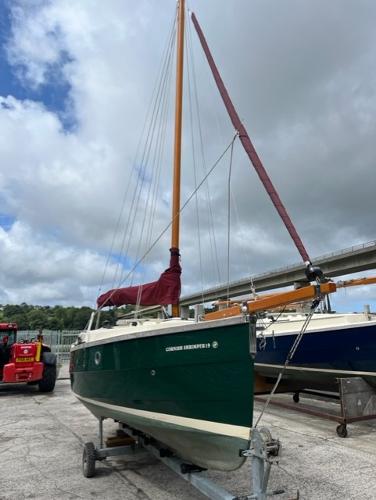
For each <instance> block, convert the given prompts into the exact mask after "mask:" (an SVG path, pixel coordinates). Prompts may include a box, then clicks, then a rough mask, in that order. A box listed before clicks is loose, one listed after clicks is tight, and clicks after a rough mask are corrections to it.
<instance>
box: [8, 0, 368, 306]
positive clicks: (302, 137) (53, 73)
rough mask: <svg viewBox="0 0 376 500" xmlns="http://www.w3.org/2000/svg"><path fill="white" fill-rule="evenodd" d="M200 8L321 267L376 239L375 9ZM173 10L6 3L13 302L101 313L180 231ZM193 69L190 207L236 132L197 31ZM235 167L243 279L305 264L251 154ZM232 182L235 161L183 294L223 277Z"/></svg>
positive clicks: (360, 299) (32, 0) (340, 3)
mask: <svg viewBox="0 0 376 500" xmlns="http://www.w3.org/2000/svg"><path fill="white" fill-rule="evenodd" d="M187 3H188V7H189V8H190V9H191V10H194V11H195V12H196V14H197V17H198V19H199V21H200V23H201V25H202V27H203V30H204V32H205V35H206V37H207V40H208V43H209V46H210V47H211V50H212V53H213V55H214V58H215V60H216V62H217V65H218V67H219V69H220V71H221V74H222V77H223V79H224V81H225V83H226V85H227V87H228V89H229V92H230V94H231V96H232V97H233V100H234V103H235V106H236V107H237V108H238V111H239V115H240V116H241V118H242V120H243V122H244V124H245V126H246V127H247V128H248V132H249V134H250V136H251V138H252V140H253V142H254V145H255V147H256V149H257V151H258V152H259V155H260V156H261V158H262V160H263V162H264V164H265V167H266V168H267V170H268V172H269V174H270V176H271V177H272V179H273V182H274V184H275V186H276V187H277V189H278V191H279V193H280V196H281V198H282V200H283V201H284V203H285V206H286V207H287V209H288V211H289V213H290V215H291V217H292V219H293V221H294V223H295V225H296V227H297V230H298V232H299V234H300V235H301V238H302V240H303V242H304V243H305V245H306V248H307V250H308V252H309V254H310V255H311V257H312V258H314V257H316V256H319V255H322V254H325V253H327V252H332V251H336V250H340V249H343V248H347V247H350V246H352V245H357V244H361V243H364V242H368V241H371V240H374V239H375V234H376V231H375V229H376V222H375V217H374V209H375V201H374V197H375V195H374V193H375V187H376V180H375V174H374V170H375V168H374V167H375V159H376V154H375V153H376V143H375V137H376V121H375V112H376V72H375V70H376V30H375V29H374V27H375V23H376V3H375V2H374V1H373V0H332V1H331V2H327V1H324V0H305V1H301V0H283V1H281V0H227V1H226V2H221V6H220V8H219V7H218V5H219V2H218V1H215V0H208V1H206V2H202V1H199V0H190V2H187ZM174 12H175V1H174V0H164V1H163V2H160V1H157V0H154V1H153V0H148V1H147V0H137V1H136V0H127V1H126V2H124V1H121V0H107V1H106V2H102V1H99V0H82V1H80V2H77V1H76V0H49V1H43V0H27V1H26V0H12V1H10V0H9V1H7V0H4V1H3V2H1V3H0V130H1V134H0V262H1V265H0V303H3V304H5V303H20V302H27V303H33V304H63V305H70V304H73V305H93V304H94V302H95V298H96V296H97V293H98V290H99V286H100V285H101V283H102V290H103V289H105V288H106V286H112V285H113V283H114V282H116V280H119V279H120V278H124V277H126V276H127V274H128V271H129V269H130V268H131V267H132V264H133V263H134V261H135V260H137V257H139V256H141V255H143V253H144V252H145V251H146V250H147V249H148V248H149V247H150V246H151V244H152V243H153V242H154V241H155V239H157V238H158V236H159V235H160V234H161V232H162V231H163V230H164V228H165V227H166V225H167V224H168V222H169V217H170V208H169V203H170V179H169V175H170V174H169V172H170V165H171V150H172V144H171V136H172V131H171V123H172V116H171V114H172V101H173V86H172V83H171V81H170V78H171V72H172V71H173V69H174V68H173V65H172V64H170V65H168V68H167V69H168V71H167V70H166V72H165V73H163V72H162V73H161V68H163V61H164V60H168V57H169V48H168V47H169V45H168V40H169V34H170V33H171V30H172V29H173V18H174ZM187 54H188V56H187V60H186V68H188V69H189V73H188V74H189V75H190V76H189V78H188V77H187V76H186V80H185V84H186V86H185V88H186V91H185V95H186V98H187V99H186V101H185V108H184V110H185V115H184V116H185V118H184V134H183V170H184V171H183V187H182V201H184V200H186V199H187V198H188V197H189V196H190V194H191V193H192V191H193V190H194V189H195V185H197V183H198V182H200V180H201V179H202V178H203V176H204V175H205V171H208V170H209V169H210V168H211V167H212V165H213V164H214V163H215V161H216V160H217V159H218V158H219V157H220V155H221V154H222V153H223V152H224V150H225V149H226V147H227V146H228V145H229V144H230V142H231V140H232V138H233V135H234V131H233V130H232V127H231V124H230V122H229V119H228V117H227V115H226V113H225V111H224V109H223V105H222V103H221V101H220V98H219V97H218V92H217V90H216V88H215V85H214V83H213V80H212V77H211V74H210V72H209V70H208V68H207V66H206V64H205V61H204V58H203V55H202V53H201V51H200V47H199V45H198V43H197V37H196V35H195V33H194V32H193V31H191V30H190V29H189V28H188V41H187ZM164 57H166V58H167V59H164ZM166 67H167V66H166ZM161 74H162V75H166V79H165V80H163V81H165V82H167V83H166V85H165V87H164V93H163V99H165V100H162V97H161V96H160V98H159V101H158V97H156V98H155V99H154V100H153V91H154V92H155V89H157V88H158V75H161ZM156 82H157V83H156ZM156 95H157V94H155V93H154V97H155V96H156ZM154 102H157V103H158V102H159V103H160V106H161V109H163V110H164V111H163V113H162V111H161V116H160V117H159V118H158V120H157V119H156V121H155V123H154V125H151V124H152V119H151V118H150V116H151V114H150V109H153V108H152V107H151V106H152V105H153V103H154ZM150 103H151V104H150ZM161 103H162V104H161ZM162 115H163V117H164V118H163V119H162ZM191 125H192V127H191ZM153 127H154V128H153ZM158 127H159V128H158ZM191 128H193V133H191V130H190V129H191ZM148 130H151V131H152V132H153V131H154V132H155V134H156V135H155V137H156V139H155V141H154V143H153V142H151V144H150V151H149V150H148V149H147V140H146V137H149V139H150V134H149V136H148ZM152 132H151V133H152ZM158 134H159V135H158ZM201 146H203V147H201ZM153 148H154V149H156V150H157V149H158V148H159V149H158V151H159V152H158V154H154V153H153V151H152V149H153ZM232 153H233V155H232V169H231V182H230V191H231V205H230V206H231V210H230V213H231V231H230V235H231V244H230V250H231V252H230V278H231V279H237V278H242V277H245V276H247V275H250V274H257V273H260V272H263V271H266V270H271V269H273V268H277V267H281V266H284V265H289V264H294V263H297V262H299V260H300V256H299V254H298V252H297V251H296V249H295V247H294V245H293V243H292V242H291V241H290V239H289V236H288V234H287V232H286V230H285V229H284V227H283V226H282V223H281V221H280V220H279V218H278V216H277V215H276V214H275V211H274V208H273V207H272V205H271V203H270V201H269V200H268V198H267V196H266V194H265V192H264V190H263V188H262V186H261V184H260V182H259V180H258V178H257V176H256V175H255V173H254V172H253V170H252V168H251V167H250V166H249V162H248V160H247V158H246V157H245V155H244V153H243V151H242V149H241V145H240V143H239V142H238V141H235V143H234V147H233V151H232ZM153 155H154V156H153ZM157 157H158V159H157V160H156V159H155V158H157ZM229 168H230V151H228V152H227V154H226V155H225V156H224V157H223V159H222V160H221V161H220V162H219V164H218V165H217V167H216V168H215V170H214V172H213V174H212V175H210V177H209V181H208V183H205V184H204V185H203V186H202V188H201V189H200V190H199V192H198V195H197V197H194V198H193V199H192V201H191V202H190V203H189V205H188V206H187V207H186V209H185V210H184V212H183V215H182V233H183V234H182V240H181V253H182V265H183V283H184V288H183V294H184V293H191V292H193V291H197V290H200V289H201V288H205V287H207V286H210V285H213V284H216V283H218V281H220V282H225V281H226V280H227V235H228V225H227V219H228V201H227V200H228V190H229V186H228V178H229ZM141 187H142V190H141ZM139 189H140V191H139ZM132 200H133V202H134V204H133V205H132ZM134 200H135V201H134ZM209 200H210V201H209ZM122 207H123V210H122ZM132 207H133V208H132ZM121 210H122V211H121ZM119 215H121V217H120V222H119ZM130 229H132V236H131V237H130V236H129V235H128V232H126V231H125V230H128V231H130ZM114 234H115V238H114ZM141 235H142V238H141V239H140V237H141ZM139 241H140V243H139ZM111 248H112V250H113V256H112V257H111V258H110V259H108V252H109V250H110V249H111ZM168 248H169V236H168V233H165V234H164V235H163V236H162V237H161V239H160V241H159V242H158V244H156V245H155V247H154V248H153V250H152V251H151V252H150V253H149V254H148V256H147V258H146V259H145V261H144V262H143V264H142V266H139V267H138V269H137V273H136V275H135V276H134V277H133V282H136V281H137V280H138V279H155V278H156V277H157V276H158V275H159V273H160V272H161V271H162V270H163V269H164V268H165V267H166V265H167V262H168ZM104 270H105V272H104ZM128 281H129V280H128ZM363 303H370V304H371V305H372V306H373V309H375V307H376V287H375V288H372V287H369V288H367V289H361V290H352V291H350V290H347V291H341V292H340V293H339V294H338V298H337V299H336V301H335V305H336V307H338V308H342V309H345V308H346V307H347V308H350V309H351V310H353V309H356V308H357V309H359V308H361V307H362V304H363Z"/></svg>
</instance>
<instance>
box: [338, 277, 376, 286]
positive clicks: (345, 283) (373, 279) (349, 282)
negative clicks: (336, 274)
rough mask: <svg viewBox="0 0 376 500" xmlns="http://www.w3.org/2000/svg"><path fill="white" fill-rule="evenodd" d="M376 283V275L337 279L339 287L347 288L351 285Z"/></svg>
mask: <svg viewBox="0 0 376 500" xmlns="http://www.w3.org/2000/svg"><path fill="white" fill-rule="evenodd" d="M375 283H376V276H369V277H368V278H354V279H352V280H345V281H337V288H347V287H349V286H361V285H373V284H375Z"/></svg>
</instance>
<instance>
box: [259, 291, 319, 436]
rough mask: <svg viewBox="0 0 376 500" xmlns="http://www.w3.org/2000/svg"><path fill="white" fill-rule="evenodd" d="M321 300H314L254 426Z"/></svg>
mask: <svg viewBox="0 0 376 500" xmlns="http://www.w3.org/2000/svg"><path fill="white" fill-rule="evenodd" d="M321 300H322V297H321V296H319V297H318V298H316V299H315V300H314V301H313V302H312V305H311V310H310V312H309V314H308V315H307V317H306V319H305V321H304V323H303V325H302V328H301V330H300V332H299V335H297V337H296V339H295V341H294V343H293V344H292V346H291V348H290V350H289V352H288V354H287V357H286V361H285V364H284V365H283V368H282V370H281V371H280V372H279V374H278V378H277V380H276V383H275V384H274V387H273V389H272V390H271V392H270V393H269V395H268V398H267V400H266V401H265V403H264V406H263V408H262V410H261V413H260V415H259V416H258V417H257V420H256V423H255V425H254V426H253V427H254V428H256V427H257V426H258V424H259V422H260V420H261V418H262V416H263V415H264V413H265V410H266V409H267V407H268V406H269V403H270V401H271V399H272V397H273V396H274V394H275V391H276V390H277V388H278V386H279V383H280V382H281V379H282V377H283V374H284V373H285V371H286V368H287V366H288V365H289V363H290V361H291V360H292V358H293V357H294V354H295V353H296V350H297V348H298V347H299V344H300V342H301V340H302V338H303V335H304V334H305V332H306V330H307V328H308V325H309V322H310V321H311V319H312V316H313V314H314V312H315V311H316V309H317V306H318V305H319V304H320V302H321Z"/></svg>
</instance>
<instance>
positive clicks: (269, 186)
mask: <svg viewBox="0 0 376 500" xmlns="http://www.w3.org/2000/svg"><path fill="white" fill-rule="evenodd" d="M191 16H192V22H193V24H194V27H195V29H196V32H197V35H198V37H199V39H200V42H201V45H202V48H203V50H204V52H205V55H206V58H207V60H208V63H209V66H210V69H211V70H212V73H213V77H214V80H215V82H216V84H217V87H218V90H219V93H220V94H221V96H222V99H223V102H224V105H225V106H226V109H227V112H228V114H229V115H230V119H231V121H232V124H233V126H234V127H235V130H237V131H238V133H239V139H240V141H241V143H242V145H243V147H244V149H245V151H246V153H247V155H248V157H249V159H250V160H251V163H252V165H253V166H254V168H255V170H256V172H257V175H258V176H259V178H260V180H261V182H262V184H263V185H264V187H265V189H266V191H267V193H268V194H269V196H270V199H271V201H272V203H273V205H274V206H275V208H276V210H277V212H278V214H279V215H280V217H281V219H282V221H283V223H284V224H285V226H286V229H287V231H288V232H289V234H290V236H291V238H292V240H293V241H294V243H295V245H296V248H297V249H298V251H299V253H300V255H301V256H302V259H303V261H304V262H306V263H307V262H310V261H311V259H310V258H309V255H308V253H307V251H306V249H305V247H304V245H303V242H302V240H301V239H300V237H299V235H298V233H297V231H296V229H295V226H294V224H293V223H292V220H291V219H290V216H289V214H288V213H287V210H286V208H285V207H284V205H283V203H282V201H281V199H280V197H279V195H278V193H277V191H276V189H275V187H274V186H273V183H272V181H271V179H270V177H269V175H268V173H267V172H266V170H265V168H264V165H263V164H262V162H261V160H260V157H259V156H258V154H257V152H256V150H255V148H254V146H253V144H252V142H251V139H250V138H249V135H248V133H247V130H246V129H245V127H244V125H243V124H242V122H241V121H240V118H239V115H238V113H237V112H236V110H235V107H234V105H233V103H232V101H231V98H230V96H229V94H228V92H227V90H226V87H225V85H224V83H223V80H222V78H221V76H220V74H219V71H218V68H217V66H216V64H215V62H214V59H213V56H212V55H211V52H210V49H209V47H208V44H207V42H206V40H205V36H204V34H203V32H202V30H201V27H200V25H199V23H198V21H197V18H196V16H195V14H194V13H193V12H192V15H191Z"/></svg>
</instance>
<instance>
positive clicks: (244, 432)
mask: <svg viewBox="0 0 376 500" xmlns="http://www.w3.org/2000/svg"><path fill="white" fill-rule="evenodd" d="M75 396H76V397H77V398H78V399H79V400H80V401H82V402H86V403H88V404H91V405H96V406H101V407H102V408H107V409H109V410H113V411H117V412H119V413H124V415H126V414H129V415H134V416H137V417H143V418H148V419H149V420H158V421H160V422H164V423H166V424H173V425H179V426H181V427H186V428H190V429H196V430H198V431H204V432H210V433H213V434H220V435H223V436H230V437H236V438H240V439H245V440H249V439H250V432H251V428H250V427H242V426H239V425H231V424H221V423H219V422H211V421H209V420H199V419H196V418H187V417H180V416H178V415H169V414H167V413H157V412H151V411H145V410H137V409H135V408H128V407H126V406H118V405H113V404H109V403H104V402H102V401H98V400H96V399H90V398H85V397H83V396H79V395H78V394H76V393H75ZM125 423H126V422H125Z"/></svg>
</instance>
